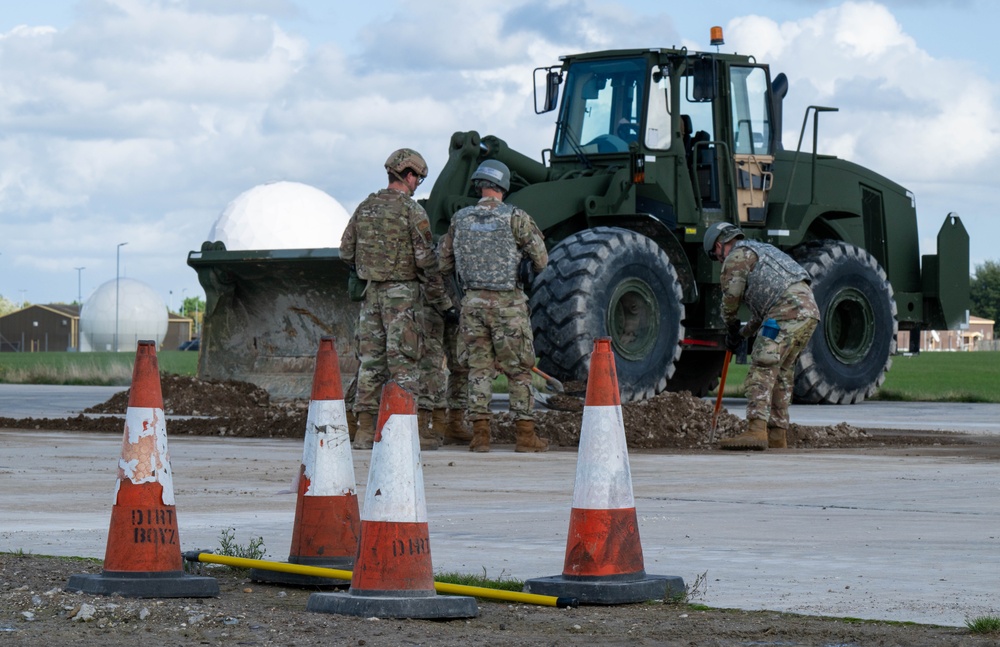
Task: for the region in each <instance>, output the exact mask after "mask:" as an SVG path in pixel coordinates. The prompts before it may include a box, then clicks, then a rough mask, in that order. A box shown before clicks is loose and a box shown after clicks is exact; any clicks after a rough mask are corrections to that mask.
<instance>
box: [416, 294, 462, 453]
mask: <svg viewBox="0 0 1000 647" xmlns="http://www.w3.org/2000/svg"><path fill="white" fill-rule="evenodd" d="M444 281H445V287H446V288H447V287H448V284H449V283H452V280H451V277H444ZM449 298H450V299H451V301H452V303H457V302H458V301H457V299H456V298H455V296H454V295H452V294H451V293H450V291H449ZM424 305H425V307H424V308H423V331H424V354H423V357H422V358H421V360H420V379H421V382H422V388H423V392H424V393H425V394H426V400H425V403H424V404H423V405H422V407H425V408H427V409H430V410H431V432H430V433H431V434H432V435H433V436H434V437H435V438H436V439H437V442H438V443H439V444H442V445H454V444H462V445H464V444H466V443H468V442H469V441H470V440H472V434H470V433H469V432H468V431H467V430H466V429H465V428H464V425H463V424H462V415H463V411H462V410H463V409H464V408H465V402H466V400H465V398H464V389H465V379H464V374H465V373H466V372H467V371H466V369H464V367H458V366H455V365H454V364H453V357H454V355H455V353H454V343H455V338H456V334H457V333H456V331H457V330H458V312H457V311H448V312H449V315H448V316H447V317H446V316H445V315H444V314H442V313H441V312H439V311H438V310H437V309H436V308H433V307H431V306H430V304H429V303H428V302H427V301H426V300H425V302H424ZM455 388H459V389H461V390H462V391H463V398H462V400H461V401H460V404H459V406H458V407H457V410H456V409H455V408H453V404H454V398H452V391H453V390H454V389H455ZM456 418H457V421H456Z"/></svg>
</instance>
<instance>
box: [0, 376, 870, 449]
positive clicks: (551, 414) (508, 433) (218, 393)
mask: <svg viewBox="0 0 1000 647" xmlns="http://www.w3.org/2000/svg"><path fill="white" fill-rule="evenodd" d="M160 387H161V390H162V393H163V409H164V412H165V413H166V414H167V415H169V416H171V418H170V419H169V421H168V427H167V431H168V433H169V434H170V435H178V434H188V435H196V436H238V437H245V438H301V437H302V436H303V434H304V433H305V423H306V414H307V410H308V406H309V403H308V401H307V400H286V401H274V400H272V399H271V397H270V396H269V395H268V393H267V391H265V390H264V389H262V388H260V387H258V386H256V385H254V384H249V383H246V382H236V381H224V382H217V381H210V380H200V379H197V378H194V377H186V376H180V375H173V374H169V375H167V374H165V375H162V376H161V377H160ZM129 394H130V392H129V391H127V390H126V391H122V392H119V393H117V394H115V395H114V396H113V397H111V398H110V399H109V400H107V401H106V402H103V403H101V404H99V405H97V406H94V407H91V408H89V409H87V410H86V411H85V413H86V414H103V415H102V416H99V417H95V416H93V415H78V416H74V417H70V418H64V419H48V418H43V419H35V418H28V419H22V420H12V419H9V418H0V427H4V428H10V429H51V430H73V431H106V432H119V433H120V432H121V430H122V422H123V419H124V414H125V412H126V410H127V409H128V401H129ZM585 394H586V384H585V383H577V382H573V383H567V384H566V385H565V393H563V394H559V395H555V396H551V397H550V398H549V400H548V404H549V406H550V407H553V408H556V407H557V408H558V409H557V410H546V411H537V412H536V419H535V423H536V428H537V430H538V434H539V435H540V436H542V437H543V438H549V439H550V440H551V441H552V443H553V445H556V446H560V447H575V446H577V445H578V444H579V441H580V428H581V423H582V418H583V408H584V397H585ZM712 412H713V405H712V403H711V402H709V401H708V400H705V399H702V398H696V397H694V396H692V395H691V394H690V393H687V392H680V393H669V392H664V393H661V394H659V395H657V396H656V397H653V398H651V399H649V400H644V401H642V402H632V403H627V404H624V405H622V418H623V421H624V426H625V435H626V439H627V442H628V446H629V448H634V449H675V450H676V449H689V450H698V449H708V448H710V447H711V446H712V443H710V442H709V438H710V432H711V422H712ZM742 428H743V422H742V420H741V419H740V418H738V417H737V416H734V415H732V414H730V413H729V412H727V411H725V410H723V411H721V412H720V414H719V419H718V428H717V430H716V435H715V438H716V440H718V439H720V438H726V437H729V436H735V435H737V434H738V433H740V432H741V431H742ZM788 436H789V437H788V446H789V447H799V448H814V447H852V446H856V445H860V444H864V443H865V442H866V441H868V440H870V436H869V434H868V433H867V432H866V431H864V430H862V429H858V428H856V427H852V426H851V425H848V424H846V423H841V424H838V425H834V426H830V427H806V426H802V425H796V424H793V425H792V426H791V429H789V434H788ZM493 441H494V442H495V443H497V444H505V443H513V442H514V420H513V418H512V417H511V416H510V414H498V415H496V416H494V419H493Z"/></svg>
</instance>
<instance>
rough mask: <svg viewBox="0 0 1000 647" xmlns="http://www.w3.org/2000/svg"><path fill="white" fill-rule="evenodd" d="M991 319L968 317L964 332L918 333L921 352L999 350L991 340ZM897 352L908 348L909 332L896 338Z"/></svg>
mask: <svg viewBox="0 0 1000 647" xmlns="http://www.w3.org/2000/svg"><path fill="white" fill-rule="evenodd" d="M995 323H996V322H995V321H993V320H992V319H983V318H982V317H973V316H970V317H969V327H968V328H967V329H965V330H922V331H920V350H921V351H959V350H961V351H967V350H1000V349H998V347H997V344H996V341H995V340H994V339H993V324H995ZM896 347H897V348H898V349H899V352H901V353H902V352H906V351H907V350H908V349H909V348H910V331H908V330H904V331H900V333H899V334H898V335H897V337H896Z"/></svg>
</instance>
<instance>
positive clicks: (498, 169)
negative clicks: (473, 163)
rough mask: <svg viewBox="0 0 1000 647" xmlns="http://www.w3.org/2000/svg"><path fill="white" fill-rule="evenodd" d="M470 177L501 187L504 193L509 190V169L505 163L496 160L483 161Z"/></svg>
mask: <svg viewBox="0 0 1000 647" xmlns="http://www.w3.org/2000/svg"><path fill="white" fill-rule="evenodd" d="M470 179H471V180H473V181H475V180H486V181H487V182H491V183H493V184H495V185H497V186H498V187H500V188H501V189H503V192H504V193H508V192H510V169H509V168H507V165H506V164H504V163H503V162H498V161H497V160H486V161H484V162H483V163H482V164H480V165H479V168H477V169H476V172H475V173H473V174H472V177H471V178H470Z"/></svg>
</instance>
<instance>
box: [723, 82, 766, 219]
mask: <svg viewBox="0 0 1000 647" xmlns="http://www.w3.org/2000/svg"><path fill="white" fill-rule="evenodd" d="M729 83H730V93H729V96H730V100H731V105H730V112H729V114H730V116H731V118H732V124H731V130H730V132H731V133H732V136H733V142H732V144H731V146H732V151H733V164H734V165H735V169H734V179H735V182H736V206H737V214H738V216H739V222H740V226H745V225H751V226H753V225H756V226H763V225H764V224H765V219H766V213H767V199H768V193H769V192H770V190H771V185H772V179H773V176H772V172H771V171H772V167H773V164H774V151H773V149H772V147H773V143H772V142H773V140H774V137H773V133H772V131H771V125H772V123H773V121H772V115H771V96H770V87H771V85H770V79H769V78H768V73H767V68H765V67H762V66H753V65H733V66H732V67H731V68H730V70H729Z"/></svg>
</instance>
